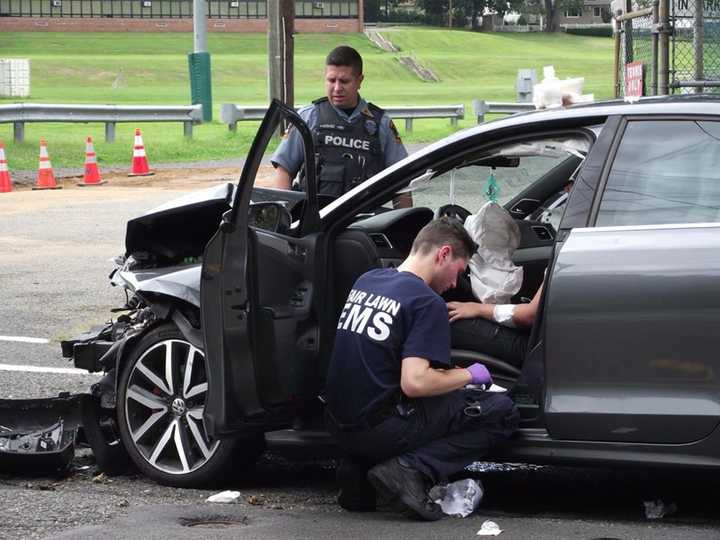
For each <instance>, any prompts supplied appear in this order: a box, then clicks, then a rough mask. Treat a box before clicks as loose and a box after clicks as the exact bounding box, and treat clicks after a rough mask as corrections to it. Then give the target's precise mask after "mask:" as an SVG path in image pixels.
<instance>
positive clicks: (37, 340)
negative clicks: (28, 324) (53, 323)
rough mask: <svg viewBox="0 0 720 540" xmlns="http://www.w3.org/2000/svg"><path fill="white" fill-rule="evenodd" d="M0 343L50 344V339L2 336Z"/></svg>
mask: <svg viewBox="0 0 720 540" xmlns="http://www.w3.org/2000/svg"><path fill="white" fill-rule="evenodd" d="M0 341H20V342H21V343H50V340H49V339H45V338H39V337H24V336H0Z"/></svg>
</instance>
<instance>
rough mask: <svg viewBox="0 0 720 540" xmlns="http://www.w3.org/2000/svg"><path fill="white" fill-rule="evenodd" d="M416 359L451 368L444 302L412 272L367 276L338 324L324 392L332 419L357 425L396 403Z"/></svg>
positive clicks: (391, 270) (353, 292)
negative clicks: (404, 373)
mask: <svg viewBox="0 0 720 540" xmlns="http://www.w3.org/2000/svg"><path fill="white" fill-rule="evenodd" d="M411 356H417V357H420V358H425V359H426V360H428V361H430V362H431V363H432V364H433V365H435V366H437V367H443V368H446V367H450V324H449V322H448V312H447V307H446V306H445V302H444V301H443V299H442V298H441V297H440V296H439V295H438V294H437V293H436V292H435V291H433V290H432V289H431V288H430V287H428V285H427V284H426V283H425V282H424V281H423V280H422V279H420V278H419V277H418V276H416V275H415V274H412V273H410V272H398V271H397V270H396V269H394V268H388V269H378V270H371V271H369V272H367V273H365V274H363V275H362V276H360V278H359V279H358V280H357V281H356V282H355V285H354V286H353V288H352V290H351V291H350V294H349V295H348V299H347V302H346V303H345V307H343V310H342V312H341V313H340V319H339V321H338V326H337V333H336V337H335V347H334V348H333V354H332V359H331V360H330V367H329V369H328V376H327V385H326V388H325V397H326V399H327V404H328V407H329V408H330V410H331V411H332V413H333V415H335V417H336V418H337V419H338V420H339V421H341V422H343V423H346V424H353V423H357V422H358V421H360V420H362V419H363V418H365V417H366V415H367V414H368V413H372V412H375V411H376V410H377V409H378V407H381V406H382V405H383V404H385V403H388V402H391V400H393V399H397V398H398V397H399V396H400V394H401V389H400V369H401V366H402V360H403V358H408V357H411Z"/></svg>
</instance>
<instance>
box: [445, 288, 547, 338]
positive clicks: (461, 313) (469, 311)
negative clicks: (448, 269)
mask: <svg viewBox="0 0 720 540" xmlns="http://www.w3.org/2000/svg"><path fill="white" fill-rule="evenodd" d="M543 285H544V283H543V284H541V285H540V287H539V288H538V290H537V292H536V293H535V296H533V298H532V300H531V301H530V303H529V304H516V305H515V308H514V310H513V314H512V321H513V323H514V324H515V326H520V327H522V328H530V327H531V326H532V325H533V324H534V323H535V316H536V315H537V311H538V306H539V305H540V296H541V295H542V290H543ZM447 306H448V314H449V317H450V322H453V321H457V320H459V319H476V318H482V319H487V320H488V321H494V320H495V317H494V312H495V304H481V303H479V302H448V304H447Z"/></svg>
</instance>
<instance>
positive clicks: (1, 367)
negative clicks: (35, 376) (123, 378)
mask: <svg viewBox="0 0 720 540" xmlns="http://www.w3.org/2000/svg"><path fill="white" fill-rule="evenodd" d="M0 371H19V372H23V373H60V374H63V375H95V376H99V375H102V373H90V372H89V371H87V370H84V369H78V368H63V367H45V366H21V365H16V364H0Z"/></svg>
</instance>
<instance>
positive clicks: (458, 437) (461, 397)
mask: <svg viewBox="0 0 720 540" xmlns="http://www.w3.org/2000/svg"><path fill="white" fill-rule="evenodd" d="M467 397H471V398H472V399H475V400H478V401H479V402H480V404H481V407H482V414H481V415H479V416H468V415H467V414H465V412H464V409H465V407H466V406H467V404H466V402H465V400H466V398H467ZM403 409H404V411H403V412H402V413H401V412H399V411H394V412H393V413H392V414H390V416H389V417H388V418H386V419H385V420H383V421H382V422H380V423H379V424H378V425H377V426H374V427H371V428H368V429H365V430H361V431H343V430H341V429H339V428H338V426H337V425H336V424H335V423H334V422H333V421H332V420H331V419H328V429H329V431H330V433H331V434H332V436H333V437H334V438H335V440H336V441H337V442H338V444H339V445H340V447H341V448H342V449H343V450H344V451H345V452H346V453H347V456H348V457H349V458H350V459H352V460H353V461H355V462H356V463H362V464H364V465H365V466H366V467H371V466H372V465H374V464H376V463H380V462H381V461H385V460H387V459H390V458H391V457H394V456H399V457H400V458H401V461H402V462H403V463H404V464H406V465H409V466H411V467H413V468H415V469H417V470H418V471H420V472H422V473H423V474H424V475H425V476H426V477H427V478H428V480H430V481H431V482H432V483H433V484H437V483H440V482H444V481H446V480H447V478H448V476H450V475H452V474H454V473H457V472H459V471H461V470H463V469H464V468H465V467H466V466H468V465H469V464H471V463H473V462H474V461H477V460H478V459H479V458H481V457H482V456H483V455H485V454H486V453H487V452H488V450H489V449H490V448H491V447H493V446H495V445H497V444H500V443H503V442H505V441H506V440H507V439H508V438H509V437H510V435H512V433H513V432H514V431H515V429H516V428H517V424H518V420H519V415H518V412H517V409H516V408H515V405H514V404H513V402H512V401H511V400H510V398H508V397H507V396H505V395H504V394H497V393H490V392H485V393H478V392H474V391H469V390H457V391H455V392H451V393H449V394H445V395H442V396H436V397H430V398H422V399H414V400H409V401H408V403H407V404H405V405H404V406H403Z"/></svg>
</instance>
